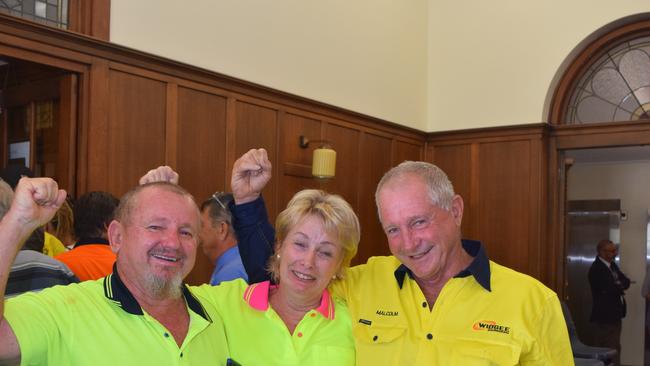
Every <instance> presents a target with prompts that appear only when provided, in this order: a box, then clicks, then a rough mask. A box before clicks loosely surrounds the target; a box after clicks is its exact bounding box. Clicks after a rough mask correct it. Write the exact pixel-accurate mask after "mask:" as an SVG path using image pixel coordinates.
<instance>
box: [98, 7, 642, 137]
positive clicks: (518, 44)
mask: <svg viewBox="0 0 650 366" xmlns="http://www.w3.org/2000/svg"><path fill="white" fill-rule="evenodd" d="M649 10H650V4H649V3H648V1H647V0H621V1H605V0H572V1H562V0H547V1H520V0H501V1H497V2H488V1H481V0H468V1H462V2H453V1H440V0H407V1H394V0H355V1H345V0H332V1H320V2H317V1H310V0H307V1H299V0H274V1H218V0H194V1H190V2H180V1H173V2H172V1H160V0H137V1H132V0H112V1H111V35H110V37H111V41H113V42H115V43H119V44H122V45H125V46H129V47H132V48H135V49H138V50H142V51H146V52H150V53H153V54H157V55H161V56H164V57H168V58H171V59H174V60H178V61H182V62H185V63H189V64H193V65H196V66H200V67H203V68H206V69H209V70H213V71H217V72H220V73H223V74H226V75H231V76H234V77H238V78H241V79H244V80H248V81H252V82H255V83H258V84H262V85H265V86H269V87H272V88H275V89H279V90H282V91H286V92H289V93H293V94H297V95H300V96H304V97H307V98H310V99H315V100H318V101H321V102H325V103H329V104H333V105H336V106H339V107H343V108H346V109H350V110H354V111H357V112H360V113H364V114H368V115H371V116H375V117H379V118H383V119H386V120H389V121H391V122H395V123H399V124H402V125H407V126H411V127H414V128H417V129H420V130H424V131H443V130H455V129H466V128H478V127H490V126H503V125H513V124H523V123H537V122H543V121H546V118H547V116H546V115H545V113H544V104H545V101H546V99H547V94H548V91H549V88H550V87H551V84H552V80H553V79H554V77H555V75H556V73H557V71H558V69H559V68H560V66H561V65H562V63H563V61H564V60H565V58H566V57H567V56H568V55H569V54H570V53H571V51H572V50H573V49H574V48H575V47H576V46H577V45H578V44H579V43H580V42H581V41H583V40H584V39H585V38H586V37H587V36H588V35H590V34H591V33H593V32H594V31H596V30H597V29H599V28H601V27H603V26H605V25H606V24H608V23H610V22H612V21H614V20H616V19H619V18H622V17H625V16H628V15H631V14H636V13H641V12H647V11H649Z"/></svg>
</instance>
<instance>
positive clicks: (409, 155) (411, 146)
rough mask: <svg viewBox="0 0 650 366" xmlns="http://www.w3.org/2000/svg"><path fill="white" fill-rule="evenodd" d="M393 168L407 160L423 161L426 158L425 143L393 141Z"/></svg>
mask: <svg viewBox="0 0 650 366" xmlns="http://www.w3.org/2000/svg"><path fill="white" fill-rule="evenodd" d="M392 151H393V166H397V165H399V164H400V163H401V162H403V161H405V160H415V161H417V160H422V158H423V157H424V143H422V142H420V143H414V142H409V141H402V140H398V139H397V138H395V139H394V140H393V150H392Z"/></svg>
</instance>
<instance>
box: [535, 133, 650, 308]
mask: <svg viewBox="0 0 650 366" xmlns="http://www.w3.org/2000/svg"><path fill="white" fill-rule="evenodd" d="M549 128H550V130H551V133H550V138H549V159H548V161H549V170H548V175H549V214H550V215H551V217H550V219H549V236H548V240H549V250H551V251H552V253H550V256H549V258H556V259H557V260H555V261H553V263H550V264H549V268H547V271H548V272H547V273H548V274H549V275H550V276H551V278H549V282H548V283H550V284H551V286H552V287H553V288H555V289H556V290H557V292H558V295H559V296H560V298H564V296H565V293H564V292H565V283H566V280H567V279H566V273H565V266H566V253H567V243H566V238H565V236H566V233H565V227H564V226H565V203H566V197H565V192H564V186H565V184H566V176H565V172H566V169H565V166H564V159H563V157H564V151H566V150H569V149H589V148H605V147H623V146H635V145H650V123H648V122H647V121H646V122H623V123H622V122H617V123H597V124H590V125H549Z"/></svg>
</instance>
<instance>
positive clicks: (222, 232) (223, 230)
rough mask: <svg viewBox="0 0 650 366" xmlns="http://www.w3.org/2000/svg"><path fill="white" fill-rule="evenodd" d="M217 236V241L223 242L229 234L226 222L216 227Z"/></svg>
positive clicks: (221, 222)
mask: <svg viewBox="0 0 650 366" xmlns="http://www.w3.org/2000/svg"><path fill="white" fill-rule="evenodd" d="M217 233H218V234H217V235H219V240H220V241H224V240H226V238H227V237H228V234H230V226H229V225H228V223H227V222H223V221H220V222H219V224H218V225H217Z"/></svg>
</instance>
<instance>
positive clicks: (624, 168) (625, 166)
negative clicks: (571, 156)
mask: <svg viewBox="0 0 650 366" xmlns="http://www.w3.org/2000/svg"><path fill="white" fill-rule="evenodd" d="M646 182H650V162H648V161H645V162H628V163H607V164H605V163H600V164H596V163H592V164H576V165H574V166H573V167H571V169H569V173H568V183H569V185H568V190H567V195H568V199H570V200H584V199H620V200H621V208H622V210H623V211H625V212H627V217H628V218H627V220H626V221H621V225H620V235H621V237H620V240H621V247H620V254H619V255H620V263H621V270H622V271H623V273H625V274H626V275H627V276H628V277H629V278H630V279H631V280H632V281H636V283H633V284H632V285H631V286H630V288H629V289H628V290H627V291H626V295H625V299H626V301H627V309H628V316H627V317H625V318H624V319H623V334H622V336H621V344H622V351H621V363H622V364H624V365H643V352H644V344H643V340H644V336H643V335H644V328H643V327H644V319H645V300H644V299H643V298H642V297H641V287H642V285H643V279H644V277H645V271H646V262H645V260H646V240H647V238H646V228H647V220H648V218H647V212H648V209H650V191H648V189H647V184H646ZM586 311H589V310H586Z"/></svg>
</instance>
